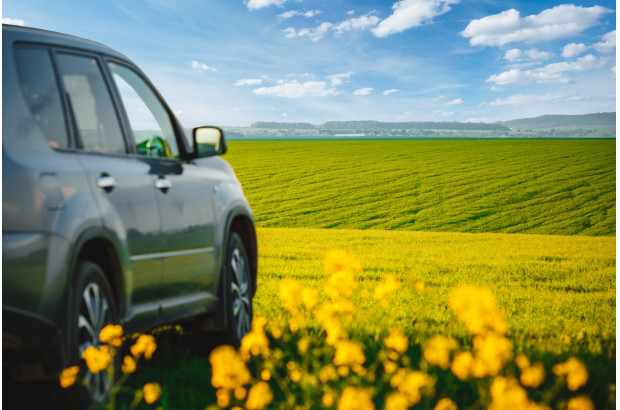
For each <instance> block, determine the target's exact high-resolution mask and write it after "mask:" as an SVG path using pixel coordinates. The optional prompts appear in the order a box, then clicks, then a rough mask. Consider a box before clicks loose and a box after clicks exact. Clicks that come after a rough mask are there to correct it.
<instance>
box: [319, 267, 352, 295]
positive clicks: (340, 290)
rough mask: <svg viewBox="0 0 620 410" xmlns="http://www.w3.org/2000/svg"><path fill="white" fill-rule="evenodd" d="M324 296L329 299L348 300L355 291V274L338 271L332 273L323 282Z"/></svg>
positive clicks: (347, 271)
mask: <svg viewBox="0 0 620 410" xmlns="http://www.w3.org/2000/svg"><path fill="white" fill-rule="evenodd" d="M324 289H325V294H326V295H327V296H329V297H330V298H331V299H338V298H341V297H344V298H350V297H351V296H353V292H354V291H355V289H357V282H356V280H355V272H354V271H349V270H340V271H336V272H334V273H332V274H331V275H330V276H329V278H327V281H325V287H324Z"/></svg>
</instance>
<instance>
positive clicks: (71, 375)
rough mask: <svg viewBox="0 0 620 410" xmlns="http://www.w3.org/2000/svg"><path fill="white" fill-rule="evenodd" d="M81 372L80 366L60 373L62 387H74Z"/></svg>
mask: <svg viewBox="0 0 620 410" xmlns="http://www.w3.org/2000/svg"><path fill="white" fill-rule="evenodd" d="M79 372H80V368H79V367H78V366H71V367H69V368H67V369H64V370H63V371H62V372H60V377H59V381H60V387H62V388H63V389H66V388H67V387H70V386H73V384H74V383H75V379H76V377H77V375H78V373H79Z"/></svg>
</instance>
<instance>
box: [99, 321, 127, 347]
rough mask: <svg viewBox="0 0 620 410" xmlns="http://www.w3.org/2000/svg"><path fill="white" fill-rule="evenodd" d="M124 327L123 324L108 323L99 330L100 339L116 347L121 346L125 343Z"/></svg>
mask: <svg viewBox="0 0 620 410" xmlns="http://www.w3.org/2000/svg"><path fill="white" fill-rule="evenodd" d="M122 336H123V328H122V327H121V325H106V326H105V327H104V328H103V329H101V331H100V332H99V340H101V341H102V342H103V343H107V344H110V345H112V346H114V347H121V345H122V344H123V339H122Z"/></svg>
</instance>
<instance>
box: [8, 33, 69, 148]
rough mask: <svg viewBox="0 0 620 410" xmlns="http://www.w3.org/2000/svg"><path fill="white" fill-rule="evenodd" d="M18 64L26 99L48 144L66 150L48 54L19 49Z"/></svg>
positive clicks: (43, 50) (41, 50) (30, 48)
mask: <svg viewBox="0 0 620 410" xmlns="http://www.w3.org/2000/svg"><path fill="white" fill-rule="evenodd" d="M15 62H16V64H17V72H18V78H19V85H20V88H21V90H22V94H23V95H24V99H25V100H26V103H27V104H28V107H29V108H30V111H31V112H32V115H33V116H34V118H35V119H36V121H37V124H38V125H39V127H40V128H41V131H42V132H43V134H44V135H45V138H47V141H48V143H49V145H50V146H51V147H52V148H67V147H68V146H69V142H68V141H69V138H68V134H67V129H66V125H65V120H64V117H63V111H62V103H61V100H60V93H59V91H58V85H57V84H56V77H55V76H54V69H53V67H52V62H51V59H50V54H49V51H48V50H47V49H46V48H43V47H38V46H27V45H22V46H18V47H17V48H16V49H15Z"/></svg>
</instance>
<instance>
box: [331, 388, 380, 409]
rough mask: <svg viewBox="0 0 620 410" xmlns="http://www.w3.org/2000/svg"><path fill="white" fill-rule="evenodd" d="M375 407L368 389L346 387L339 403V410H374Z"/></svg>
mask: <svg viewBox="0 0 620 410" xmlns="http://www.w3.org/2000/svg"><path fill="white" fill-rule="evenodd" d="M374 409H375V405H374V403H373V402H372V397H371V396H370V392H369V391H368V390H367V389H357V388H355V387H351V386H348V387H346V388H345V389H344V390H343V392H342V395H341V396H340V400H339V401H338V410H374Z"/></svg>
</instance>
